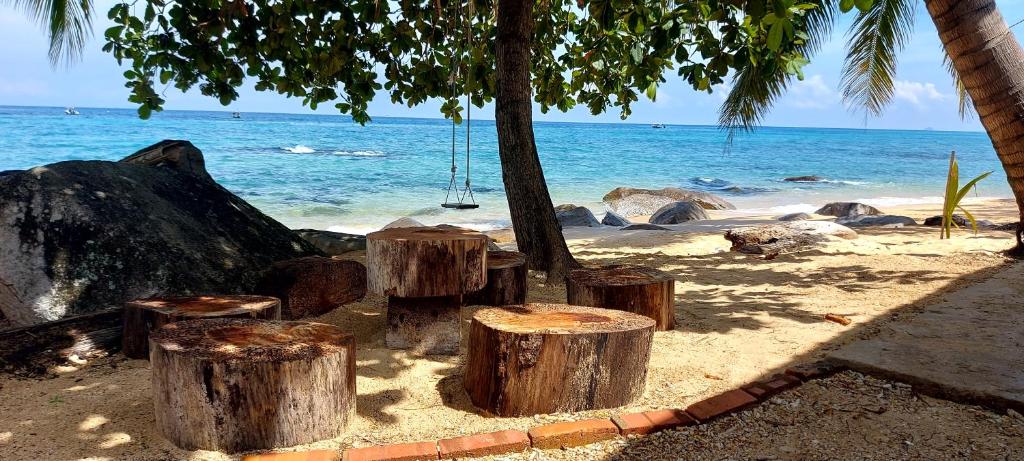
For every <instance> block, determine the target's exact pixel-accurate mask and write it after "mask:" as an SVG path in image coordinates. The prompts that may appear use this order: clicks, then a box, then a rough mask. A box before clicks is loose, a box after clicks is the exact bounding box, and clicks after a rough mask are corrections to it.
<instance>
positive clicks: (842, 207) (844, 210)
mask: <svg viewBox="0 0 1024 461" xmlns="http://www.w3.org/2000/svg"><path fill="white" fill-rule="evenodd" d="M815 213H817V214H820V215H825V216H838V217H840V218H848V217H851V216H860V215H880V214H882V212H881V211H879V210H878V208H875V207H873V206H869V205H865V204H863V203H857V202H833V203H829V204H828V205H825V206H823V207H821V209H819V210H818V211H815Z"/></svg>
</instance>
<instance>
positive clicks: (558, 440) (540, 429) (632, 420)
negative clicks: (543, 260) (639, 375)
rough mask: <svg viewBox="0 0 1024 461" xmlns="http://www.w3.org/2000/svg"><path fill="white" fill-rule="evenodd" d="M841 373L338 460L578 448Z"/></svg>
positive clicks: (822, 366) (776, 380)
mask: <svg viewBox="0 0 1024 461" xmlns="http://www.w3.org/2000/svg"><path fill="white" fill-rule="evenodd" d="M843 369H844V368H843V367H840V366H838V365H835V364H833V363H830V362H826V361H817V362H810V363H804V364H800V365H795V366H792V367H789V368H787V369H786V370H785V372H784V373H779V374H776V375H772V376H770V377H768V378H765V379H762V380H760V381H756V382H753V383H750V384H747V385H745V386H740V387H739V388H737V389H731V390H727V391H725V392H722V393H720V394H718V395H714V396H711V397H708V398H706V399H704V400H701V401H700V402H697V403H694V404H693V405H690V406H689V407H686V409H685V410H684V409H677V408H668V409H662V410H651V411H644V412H640V413H629V414H620V415H615V416H612V417H611V418H597V419H585V420H580V421H565V422H559V423H552V424H544V425H540V426H534V427H531V428H530V429H529V430H528V431H526V432H523V431H515V430H505V431H498V432H490V433H486V434H471V435H465V436H461V437H455V438H450V439H443V440H436V441H433V442H412V443H398V444H391V445H376V446H371V447H364V448H349V449H346V450H345V452H344V455H343V456H341V457H340V458H341V459H342V460H344V461H419V460H439V459H451V458H455V457H459V458H463V457H480V456H486V455H502V454H508V453H519V452H523V451H526V450H529V449H530V448H540V449H550V448H566V447H575V446H581V445H589V444H591V443H596V442H600V441H603V440H609V439H613V438H615V437H620V436H623V437H624V436H644V435H647V434H653V433H655V432H659V431H664V430H668V429H674V428H677V427H684V426H692V425H695V424H703V423H706V422H708V421H712V420H714V419H716V418H719V417H722V416H725V415H728V414H731V413H735V412H738V411H742V410H744V409H746V408H749V407H751V406H754V405H757V404H759V403H761V402H764V401H765V400H768V399H770V398H772V397H773V396H775V395H777V394H779V393H780V392H783V391H786V390H789V389H793V388H795V387H797V386H800V385H801V384H803V383H804V382H807V381H811V380H814V379H822V378H827V377H829V376H831V375H833V374H835V373H837V372H839V371H842V370H843ZM337 459H339V456H338V453H337V452H333V451H327V450H312V451H302V452H287V453H262V454H253V455H248V456H245V457H243V458H242V461H300V460H302V461H306V460H310V461H313V460H316V461H320V460H331V461H333V460H337Z"/></svg>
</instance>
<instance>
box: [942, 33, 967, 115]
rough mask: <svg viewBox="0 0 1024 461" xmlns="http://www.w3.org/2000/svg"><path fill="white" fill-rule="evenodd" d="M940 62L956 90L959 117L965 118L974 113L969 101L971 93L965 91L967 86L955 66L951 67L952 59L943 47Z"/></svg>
mask: <svg viewBox="0 0 1024 461" xmlns="http://www.w3.org/2000/svg"><path fill="white" fill-rule="evenodd" d="M942 63H943V64H945V65H946V70H948V71H949V75H951V76H952V77H953V88H954V89H955V90H956V95H957V100H958V101H957V102H958V104H959V105H958V107H957V110H958V111H959V112H960V119H961V120H966V119H967V117H969V116H970V115H971V114H973V113H974V104H972V103H971V95H970V94H968V93H967V87H965V86H964V81H963V80H960V74H959V73H957V71H956V67H953V61H952V60H951V59H949V55H948V54H946V52H945V49H943V52H942Z"/></svg>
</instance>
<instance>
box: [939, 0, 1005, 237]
mask: <svg viewBox="0 0 1024 461" xmlns="http://www.w3.org/2000/svg"><path fill="white" fill-rule="evenodd" d="M925 5H926V6H927V8H928V13H929V14H930V15H931V18H932V21H933V22H934V23H935V28H936V29H937V30H938V33H939V39H940V40H941V41H942V46H943V47H944V48H945V49H946V53H947V54H948V55H949V58H950V60H951V61H952V62H953V67H954V68H955V69H956V72H957V75H959V76H960V80H961V81H962V82H963V84H964V87H965V88H966V90H967V93H968V94H969V95H970V96H971V101H972V102H973V104H974V109H975V111H976V112H977V114H978V118H979V119H980V120H981V124H982V125H983V126H984V127H985V131H986V132H988V135H989V138H991V140H992V146H993V147H994V148H995V151H996V154H997V155H998V156H999V160H1000V161H1001V162H1002V164H1003V169H1004V170H1006V179H1007V181H1008V182H1009V183H1010V189H1011V190H1013V195H1014V197H1015V198H1016V201H1017V208H1018V210H1019V212H1020V219H1019V221H1018V225H1017V233H1016V234H1017V246H1016V248H1015V249H1014V253H1016V254H1017V255H1018V256H1024V50H1022V49H1021V47H1020V43H1019V42H1018V41H1017V38H1016V37H1014V35H1013V33H1012V32H1011V31H1010V29H1009V27H1008V26H1007V24H1006V20H1005V19H1003V16H1002V14H1000V13H999V9H998V8H997V7H996V2H995V1H994V0H925Z"/></svg>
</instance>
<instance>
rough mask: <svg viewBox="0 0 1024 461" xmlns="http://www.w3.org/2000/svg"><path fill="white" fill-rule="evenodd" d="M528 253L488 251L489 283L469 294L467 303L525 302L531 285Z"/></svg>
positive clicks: (506, 303)
mask: <svg viewBox="0 0 1024 461" xmlns="http://www.w3.org/2000/svg"><path fill="white" fill-rule="evenodd" d="M527 275H528V266H527V263H526V255H524V254H522V253H520V252H518V251H489V252H487V285H485V286H484V288H483V289H482V290H480V291H477V292H474V293H471V294H469V295H468V296H467V299H466V304H468V305H484V306H511V305H516V304H525V303H526V295H527V292H528V287H529V285H528V284H527V281H526V280H527Z"/></svg>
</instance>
